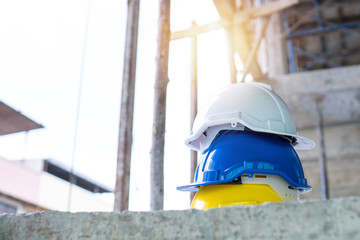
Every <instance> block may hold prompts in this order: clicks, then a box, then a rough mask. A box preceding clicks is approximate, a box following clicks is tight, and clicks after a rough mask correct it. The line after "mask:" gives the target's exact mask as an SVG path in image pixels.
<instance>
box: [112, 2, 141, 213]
mask: <svg viewBox="0 0 360 240" xmlns="http://www.w3.org/2000/svg"><path fill="white" fill-rule="evenodd" d="M139 5H140V0H129V1H128V16H127V26H126V41H125V56H124V70H123V82H122V96H121V110H120V123H119V141H118V153H117V170H116V185H115V191H114V193H115V203H114V210H115V211H124V210H128V208H129V183H130V161H131V144H132V129H133V112H134V92H135V91H134V88H135V72H136V71H135V70H136V53H137V39H138V25H139Z"/></svg>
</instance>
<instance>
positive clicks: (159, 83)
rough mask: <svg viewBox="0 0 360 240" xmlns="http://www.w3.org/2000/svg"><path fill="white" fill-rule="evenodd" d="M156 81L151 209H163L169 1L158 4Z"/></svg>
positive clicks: (163, 0)
mask: <svg viewBox="0 0 360 240" xmlns="http://www.w3.org/2000/svg"><path fill="white" fill-rule="evenodd" d="M157 37H158V39H157V54H156V79H155V93H154V112H153V133H152V147H151V170H150V209H151V210H161V209H163V206H164V144H165V142H164V140H165V117H166V88H167V84H168V82H169V79H168V59H169V42H170V0H159V20H158V36H157Z"/></svg>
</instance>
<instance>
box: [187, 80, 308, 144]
mask: <svg viewBox="0 0 360 240" xmlns="http://www.w3.org/2000/svg"><path fill="white" fill-rule="evenodd" d="M245 128H248V129H250V130H252V131H255V132H263V133H271V134H277V135H281V136H284V137H287V138H289V140H291V141H292V144H293V147H294V148H295V149H297V150H305V149H312V148H314V147H315V143H314V142H313V141H312V140H310V139H308V138H305V137H302V136H299V135H298V133H297V132H296V128H295V124H294V121H293V119H292V117H291V113H290V110H289V108H288V107H287V105H286V103H285V102H284V101H283V100H282V99H281V98H280V97H279V96H278V95H277V94H276V93H275V92H274V91H273V90H272V88H271V86H269V85H267V84H262V83H235V84H231V85H229V86H227V87H225V88H223V89H221V90H220V91H219V92H217V93H216V94H215V95H214V96H212V97H211V98H210V99H209V101H208V102H207V103H206V104H205V105H204V106H203V107H202V108H201V109H200V111H199V112H198V114H197V116H196V118H195V121H194V124H193V128H192V132H191V134H190V136H189V137H187V138H186V140H185V144H186V145H187V146H189V147H190V148H191V149H194V150H197V151H203V150H205V149H206V148H208V147H209V145H210V143H211V142H212V141H213V140H214V138H215V137H216V135H217V133H218V132H219V131H221V130H245Z"/></svg>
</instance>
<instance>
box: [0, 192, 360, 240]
mask: <svg viewBox="0 0 360 240" xmlns="http://www.w3.org/2000/svg"><path fill="white" fill-rule="evenodd" d="M0 239H2V240H7V239H11V240H20V239H21V240H23V239H26V240H42V239H56V240H60V239H94V240H95V239H96V240H101V239H106V240H108V239H252V240H257V239H258V240H264V239H295V240H296V239H326V240H332V239H360V197H351V198H344V199H335V200H329V201H321V200H317V201H307V202H303V203H271V204H270V203H268V204H264V205H259V206H233V207H226V208H218V209H211V210H208V211H200V210H185V211H155V212H122V213H119V212H111V213H105V212H94V213H68V212H40V213H27V214H18V215H16V214H4V215H0Z"/></svg>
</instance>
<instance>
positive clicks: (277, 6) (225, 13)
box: [170, 0, 299, 40]
mask: <svg viewBox="0 0 360 240" xmlns="http://www.w3.org/2000/svg"><path fill="white" fill-rule="evenodd" d="M232 2H234V1H224V0H214V3H215V6H216V7H217V8H218V11H219V14H220V16H221V17H222V19H221V20H218V21H215V22H211V23H208V24H204V25H198V26H197V28H196V29H195V28H189V29H185V30H181V31H177V32H172V33H171V37H170V40H176V39H180V38H185V37H191V36H193V35H196V34H201V33H205V32H209V31H215V30H218V29H220V28H226V27H229V26H231V25H233V24H239V23H242V22H243V21H244V20H247V19H250V18H258V17H266V16H269V15H271V14H273V13H276V12H279V11H282V10H284V9H286V8H288V7H291V6H293V5H295V4H297V3H298V2H299V0H279V1H276V2H270V3H266V4H264V5H261V6H259V7H256V8H249V9H246V10H243V11H241V14H237V15H235V8H234V9H233V11H231V10H230V9H232V8H231V6H233V3H232ZM226 4H229V6H227V5H226ZM219 9H220V10H219ZM231 14H232V15H231ZM231 19H234V21H232V20H231Z"/></svg>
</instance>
